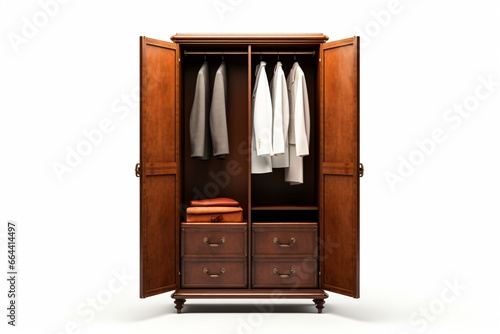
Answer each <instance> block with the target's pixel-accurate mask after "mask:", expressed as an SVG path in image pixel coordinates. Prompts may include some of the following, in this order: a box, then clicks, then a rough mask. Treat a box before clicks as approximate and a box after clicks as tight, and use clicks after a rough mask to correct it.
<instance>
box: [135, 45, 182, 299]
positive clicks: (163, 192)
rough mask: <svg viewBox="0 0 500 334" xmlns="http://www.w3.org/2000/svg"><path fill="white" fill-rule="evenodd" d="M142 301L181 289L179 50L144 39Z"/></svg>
mask: <svg viewBox="0 0 500 334" xmlns="http://www.w3.org/2000/svg"><path fill="white" fill-rule="evenodd" d="M140 46H141V59H140V60H141V71H140V80H141V96H140V108H141V110H140V132H141V133H140V136H141V143H140V154H141V157H140V165H141V176H140V203H141V208H140V209H141V212H140V219H141V228H140V264H141V270H140V273H141V278H140V296H141V297H148V296H152V295H156V294H159V293H162V292H166V291H169V290H172V289H175V288H177V287H178V286H179V282H178V277H179V276H178V274H177V273H178V271H179V238H178V231H179V230H178V226H179V225H178V222H179V210H178V207H179V191H180V177H179V172H180V171H179V168H180V163H179V161H180V159H179V136H178V135H179V132H178V130H177V129H178V127H179V123H178V122H179V98H178V97H179V91H178V83H179V69H178V52H179V46H178V45H176V44H173V43H167V42H162V41H158V40H154V39H149V38H145V37H142V38H141V39H140Z"/></svg>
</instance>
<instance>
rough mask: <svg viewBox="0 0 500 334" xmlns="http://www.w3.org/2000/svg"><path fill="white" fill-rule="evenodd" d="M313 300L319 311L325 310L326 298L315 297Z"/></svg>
mask: <svg viewBox="0 0 500 334" xmlns="http://www.w3.org/2000/svg"><path fill="white" fill-rule="evenodd" d="M313 302H314V303H315V304H316V308H317V309H318V313H322V312H323V308H324V306H323V305H324V304H325V300H324V299H313Z"/></svg>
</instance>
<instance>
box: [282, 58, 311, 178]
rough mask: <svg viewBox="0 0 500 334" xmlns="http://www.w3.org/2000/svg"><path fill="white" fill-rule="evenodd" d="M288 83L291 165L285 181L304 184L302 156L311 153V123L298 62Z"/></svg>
mask: <svg viewBox="0 0 500 334" xmlns="http://www.w3.org/2000/svg"><path fill="white" fill-rule="evenodd" d="M287 85H288V94H289V95H288V96H289V101H290V103H289V107H290V126H289V131H288V143H289V149H290V154H289V155H290V166H289V167H288V168H286V169H285V181H286V182H290V184H302V183H303V182H304V175H303V174H304V172H303V161H302V157H304V156H306V155H309V137H310V127H311V124H310V114H309V98H308V94H307V83H306V78H305V75H304V72H303V71H302V69H301V68H300V66H299V63H297V62H295V63H294V64H293V67H292V69H291V70H290V73H289V75H288V79H287Z"/></svg>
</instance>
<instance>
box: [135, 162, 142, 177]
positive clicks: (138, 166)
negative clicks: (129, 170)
mask: <svg viewBox="0 0 500 334" xmlns="http://www.w3.org/2000/svg"><path fill="white" fill-rule="evenodd" d="M135 176H137V177H140V176H141V164H140V163H136V164H135Z"/></svg>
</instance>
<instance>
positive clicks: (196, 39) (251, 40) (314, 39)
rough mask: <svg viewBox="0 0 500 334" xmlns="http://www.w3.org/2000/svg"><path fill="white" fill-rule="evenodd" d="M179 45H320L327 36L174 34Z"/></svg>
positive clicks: (318, 34) (317, 34)
mask: <svg viewBox="0 0 500 334" xmlns="http://www.w3.org/2000/svg"><path fill="white" fill-rule="evenodd" d="M170 39H171V40H172V42H174V43H179V44H198V45H199V44H232V45H235V44H260V45H262V44H296V45H299V44H302V45H308V44H311V45H313V44H321V43H324V42H326V41H327V40H328V36H326V35H323V34H320V33H314V34H175V35H173V36H172V37H170Z"/></svg>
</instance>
